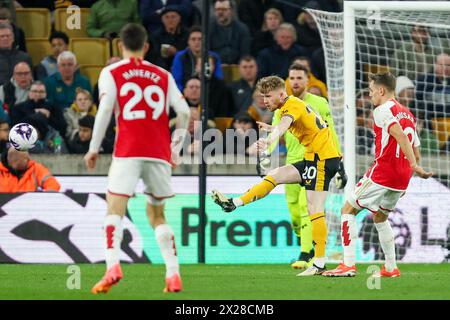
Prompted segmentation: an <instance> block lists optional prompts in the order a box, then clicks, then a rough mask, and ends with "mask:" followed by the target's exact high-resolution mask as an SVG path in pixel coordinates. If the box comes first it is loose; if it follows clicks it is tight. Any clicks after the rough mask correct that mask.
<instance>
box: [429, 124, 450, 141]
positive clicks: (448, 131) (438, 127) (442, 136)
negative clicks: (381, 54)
mask: <svg viewBox="0 0 450 320" xmlns="http://www.w3.org/2000/svg"><path fill="white" fill-rule="evenodd" d="M431 124H432V126H433V131H434V132H435V134H436V137H437V138H438V140H439V147H442V146H443V145H444V144H445V143H446V142H447V140H448V138H449V137H450V117H447V118H434V119H433V120H432V121H431Z"/></svg>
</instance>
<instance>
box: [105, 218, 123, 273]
mask: <svg viewBox="0 0 450 320" xmlns="http://www.w3.org/2000/svg"><path fill="white" fill-rule="evenodd" d="M104 230H105V236H106V268H107V269H109V268H111V267H112V266H113V265H115V264H117V263H119V262H120V257H119V255H120V244H121V242H122V235H123V230H122V218H121V217H120V216H119V215H117V214H108V215H107V216H106V218H105V224H104Z"/></svg>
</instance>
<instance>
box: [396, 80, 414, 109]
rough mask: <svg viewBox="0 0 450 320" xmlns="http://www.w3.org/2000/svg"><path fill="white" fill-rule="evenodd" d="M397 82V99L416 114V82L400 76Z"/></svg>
mask: <svg viewBox="0 0 450 320" xmlns="http://www.w3.org/2000/svg"><path fill="white" fill-rule="evenodd" d="M396 80H397V81H396V85H395V97H396V99H397V101H398V102H400V103H401V104H402V105H404V106H405V107H407V108H409V109H411V111H412V112H415V109H416V107H415V98H416V93H415V91H414V89H415V87H416V86H415V85H414V82H412V81H411V80H410V79H409V78H408V77H406V76H399V77H397V79H396Z"/></svg>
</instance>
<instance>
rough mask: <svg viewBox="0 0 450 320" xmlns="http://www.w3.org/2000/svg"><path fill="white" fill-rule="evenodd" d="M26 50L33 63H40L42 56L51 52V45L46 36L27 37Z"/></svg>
mask: <svg viewBox="0 0 450 320" xmlns="http://www.w3.org/2000/svg"><path fill="white" fill-rule="evenodd" d="M27 51H28V54H29V55H30V57H31V59H32V61H33V63H34V64H35V65H36V64H38V63H40V62H41V60H42V59H43V58H45V57H46V56H48V55H50V54H51V53H52V50H51V46H50V43H49V42H48V39H47V38H30V39H27Z"/></svg>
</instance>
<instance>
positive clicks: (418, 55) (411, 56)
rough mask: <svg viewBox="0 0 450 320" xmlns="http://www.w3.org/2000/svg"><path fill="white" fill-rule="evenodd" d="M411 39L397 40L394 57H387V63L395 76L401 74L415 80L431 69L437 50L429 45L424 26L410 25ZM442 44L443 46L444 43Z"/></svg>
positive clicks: (427, 32) (429, 38)
mask: <svg viewBox="0 0 450 320" xmlns="http://www.w3.org/2000/svg"><path fill="white" fill-rule="evenodd" d="M411 40H412V41H399V44H400V45H399V47H398V48H396V50H395V56H394V57H395V58H394V57H393V58H392V59H389V65H390V68H391V70H392V72H393V73H395V74H396V75H397V76H399V75H403V76H407V77H408V78H409V79H412V80H417V79H418V78H419V77H420V76H422V75H423V74H425V73H430V72H432V71H433V63H434V61H433V59H434V57H435V56H436V54H437V52H434V49H433V47H432V46H431V37H430V32H429V30H428V28H427V27H425V26H419V25H415V26H412V27H411ZM442 45H443V46H444V43H442ZM441 48H442V47H441Z"/></svg>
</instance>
